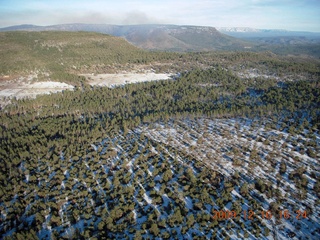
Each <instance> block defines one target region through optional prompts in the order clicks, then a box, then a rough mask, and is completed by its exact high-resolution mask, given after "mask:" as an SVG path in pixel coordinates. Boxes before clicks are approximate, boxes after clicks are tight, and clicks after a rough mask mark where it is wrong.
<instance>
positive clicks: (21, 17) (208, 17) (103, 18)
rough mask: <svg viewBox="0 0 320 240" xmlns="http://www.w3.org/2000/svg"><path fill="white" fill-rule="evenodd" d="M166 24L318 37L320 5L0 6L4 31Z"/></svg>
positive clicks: (319, 0)
mask: <svg viewBox="0 0 320 240" xmlns="http://www.w3.org/2000/svg"><path fill="white" fill-rule="evenodd" d="M62 23H107V24H146V23H165V24H181V25H202V26H213V27H252V28H263V29H287V30H300V31H313V32H320V0H197V1H196V0H161V1H155V0H148V1H147V0H133V1H128V0H112V1H109V0H107V1H106V0H104V1H103V0H91V1H84V0H0V27H6V26H11V25H18V24H35V25H53V24H62Z"/></svg>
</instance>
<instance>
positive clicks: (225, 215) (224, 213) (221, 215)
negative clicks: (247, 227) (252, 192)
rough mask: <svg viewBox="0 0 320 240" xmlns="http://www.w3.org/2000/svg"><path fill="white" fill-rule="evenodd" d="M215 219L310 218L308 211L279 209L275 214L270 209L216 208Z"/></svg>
mask: <svg viewBox="0 0 320 240" xmlns="http://www.w3.org/2000/svg"><path fill="white" fill-rule="evenodd" d="M212 213H213V216H212V217H213V219H217V220H228V219H234V218H236V217H238V216H240V217H242V218H243V219H244V220H253V219H254V218H255V217H260V218H262V219H271V218H272V217H275V218H277V219H289V218H296V219H297V220H301V219H304V218H308V215H307V211H302V210H297V211H295V212H294V213H290V212H289V210H286V209H285V210H281V211H278V212H277V214H273V213H272V212H271V211H270V210H262V211H259V212H256V211H253V210H250V209H248V210H243V211H242V212H240V213H237V212H236V211H229V210H214V211H212Z"/></svg>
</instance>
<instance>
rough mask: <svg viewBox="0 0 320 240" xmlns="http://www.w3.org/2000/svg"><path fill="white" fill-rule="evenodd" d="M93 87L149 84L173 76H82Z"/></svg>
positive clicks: (135, 74) (144, 74) (164, 74)
mask: <svg viewBox="0 0 320 240" xmlns="http://www.w3.org/2000/svg"><path fill="white" fill-rule="evenodd" d="M82 76H85V77H86V78H87V80H88V83H89V84H90V85H92V86H95V85H97V86H107V87H113V86H118V85H123V84H128V83H138V82H148V81H157V80H167V79H171V78H172V77H171V76H172V74H167V73H153V72H145V73H117V74H97V75H93V74H82Z"/></svg>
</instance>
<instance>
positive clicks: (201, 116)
mask: <svg viewBox="0 0 320 240" xmlns="http://www.w3.org/2000/svg"><path fill="white" fill-rule="evenodd" d="M17 36H18V37H17ZM19 36H20V37H21V40H20V42H19ZM50 38H51V40H50ZM1 39H2V40H1V41H5V42H6V44H8V45H7V47H6V50H4V49H1V50H0V51H1V53H2V54H3V55H1V61H3V63H4V62H5V59H4V58H3V57H4V56H9V55H10V54H13V56H14V57H12V58H11V59H10V57H8V63H7V65H2V64H1V66H2V67H3V69H2V70H1V71H2V72H1V74H3V75H4V74H22V73H23V72H26V73H27V72H29V71H33V69H34V68H36V69H44V70H43V71H50V74H49V76H50V77H52V78H53V77H54V76H55V77H56V79H58V80H59V81H70V82H73V83H74V84H75V85H78V86H77V87H76V89H75V90H74V91H63V92H61V93H56V94H51V95H42V96H38V97H37V98H35V99H21V100H17V99H12V100H11V104H8V105H7V106H5V107H4V108H3V109H1V111H0V119H1V121H0V127H1V132H0V138H1V141H0V160H1V161H0V171H1V173H0V236H1V237H2V238H3V239H22V238H25V239H37V238H40V239H89V238H91V239H103V238H106V239H125V238H126V239H145V238H151V239H152V238H156V237H158V238H164V239H170V238H171V239H173V238H178V239H239V238H251V239H254V238H256V239H272V238H273V239H275V238H288V237H290V236H292V237H293V236H296V237H297V238H301V239H307V238H309V239H318V238H319V237H320V235H319V229H320V225H319V222H318V215H319V211H320V207H319V189H320V176H319V169H320V166H319V158H320V155H319V152H320V136H319V127H320V121H319V120H320V81H319V66H320V65H319V62H318V61H317V60H314V59H313V60H310V59H308V58H307V59H306V58H285V57H279V56H277V55H275V54H272V53H236V52H225V53H212V52H204V53H190V54H177V53H156V52H155V53H148V52H145V51H142V50H139V49H137V48H134V47H132V46H130V45H128V44H127V43H126V42H125V41H123V40H119V42H118V43H117V45H113V44H116V42H117V41H118V39H117V41H111V39H113V37H110V36H104V35H99V34H91V33H90V34H87V33H62V35H59V34H58V35H55V33H24V32H23V33H5V34H4V35H2V34H1ZM4 39H5V40H4ZM8 39H9V40H10V39H12V40H10V41H12V43H11V45H10V44H9V42H10V41H9V40H8ZM22 39H23V40H22ZM25 39H29V41H25ZM9 46H12V48H10V47H9ZM13 46H16V47H17V50H14V48H13ZM119 46H120V47H119ZM18 47H20V50H19V51H18V49H19V48H18ZM118 47H119V48H118ZM122 47H124V48H122ZM115 49H117V50H116V51H115ZM15 51H16V52H15ZM103 51H104V52H103ZM49 53H50V54H49ZM50 56H51V57H50ZM99 58H100V59H99ZM19 59H20V60H19ZM23 59H24V60H28V61H27V62H26V61H23V62H22V63H21V64H22V65H19V64H20V61H22V60H23ZM115 59H118V60H115ZM61 63H63V64H61ZM15 64H18V65H19V66H17V68H12V67H13V66H14V65H15ZM23 64H24V65H23ZM57 66H59V67H58V68H56V67H57ZM73 66H74V67H73ZM137 66H139V67H143V68H152V69H154V70H155V71H158V72H165V71H169V72H176V73H179V74H177V76H176V77H175V78H174V79H170V80H163V81H156V82H145V83H139V84H126V85H123V86H119V87H114V88H108V87H99V86H89V85H88V84H86V82H85V79H81V78H78V75H77V74H80V73H83V72H86V71H92V72H93V73H99V72H103V71H105V70H106V69H110V70H111V69H112V70H113V71H116V70H117V68H118V69H120V70H128V69H130V68H133V67H137ZM61 73H63V75H59V74H61ZM64 74H70V75H71V76H73V77H75V78H73V79H71V80H70V78H68V77H66V75H64ZM77 82H81V83H82V84H77Z"/></svg>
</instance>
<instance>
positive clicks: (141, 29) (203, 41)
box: [0, 23, 253, 52]
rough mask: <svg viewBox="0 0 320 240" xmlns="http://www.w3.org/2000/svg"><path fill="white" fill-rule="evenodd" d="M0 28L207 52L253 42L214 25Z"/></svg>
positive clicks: (158, 48) (156, 47)
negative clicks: (80, 33) (75, 34)
mask: <svg viewBox="0 0 320 240" xmlns="http://www.w3.org/2000/svg"><path fill="white" fill-rule="evenodd" d="M0 31H88V32H98V33H104V34H110V35H113V36H117V37H123V38H125V39H126V40H127V41H129V42H130V43H132V44H133V45H135V46H137V47H140V48H144V49H148V50H163V51H177V52H185V51H211V50H239V49H244V48H245V47H251V46H253V43H250V42H246V41H243V40H239V39H236V38H234V37H230V36H228V35H225V34H223V33H221V32H219V31H218V30H217V29H216V28H214V27H202V26H179V25H157V24H147V25H109V24H79V23H77V24H61V25H52V26H35V25H20V26H12V27H7V28H2V29H0Z"/></svg>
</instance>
